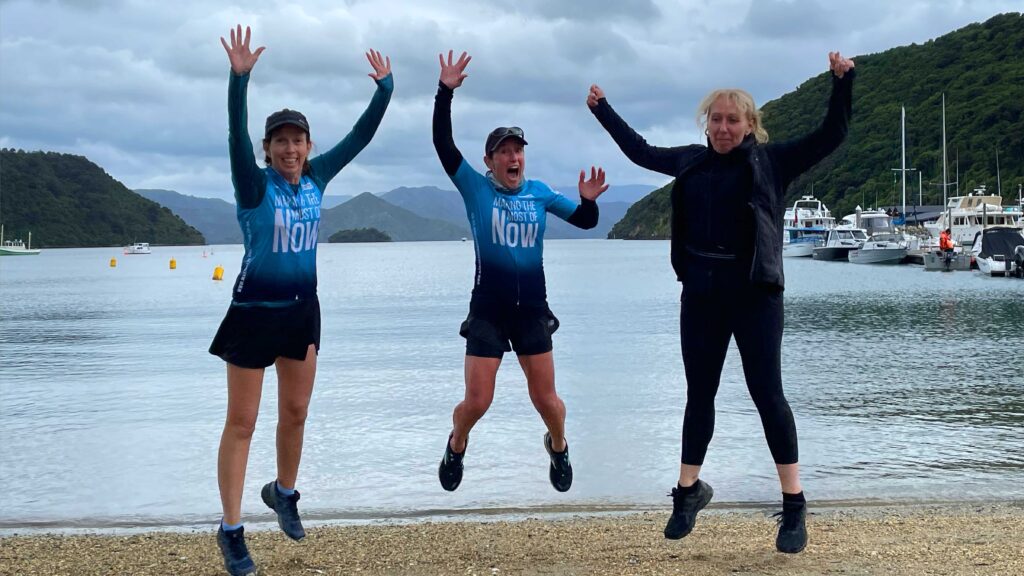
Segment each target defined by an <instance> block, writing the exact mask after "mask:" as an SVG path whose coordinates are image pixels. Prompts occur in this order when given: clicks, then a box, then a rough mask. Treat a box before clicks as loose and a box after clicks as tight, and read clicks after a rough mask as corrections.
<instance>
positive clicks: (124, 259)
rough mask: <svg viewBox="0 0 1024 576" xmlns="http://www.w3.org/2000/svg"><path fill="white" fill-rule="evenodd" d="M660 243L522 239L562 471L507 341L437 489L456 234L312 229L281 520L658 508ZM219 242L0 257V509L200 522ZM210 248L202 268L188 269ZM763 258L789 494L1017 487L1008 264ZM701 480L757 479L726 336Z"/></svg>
mask: <svg viewBox="0 0 1024 576" xmlns="http://www.w3.org/2000/svg"><path fill="white" fill-rule="evenodd" d="M668 255H669V246H668V243H667V242H664V241H643V242H627V241H609V240H553V241H548V242H546V250H545V269H546V271H547V278H548V296H549V302H550V305H551V309H552V310H553V311H554V313H555V314H556V315H557V316H558V317H559V319H560V320H561V328H560V329H559V331H558V332H557V333H556V335H555V350H554V353H555V367H556V382H557V387H558V390H559V393H560V395H561V396H562V398H563V399H564V400H565V403H566V406H567V409H568V420H567V436H568V439H569V442H570V446H571V454H572V461H573V465H574V470H575V481H574V484H573V487H572V490H570V491H569V492H568V493H564V494H562V493H557V492H555V491H554V489H552V488H551V486H550V485H549V483H548V479H547V466H548V464H547V456H546V454H545V451H544V448H543V445H542V443H541V438H542V435H543V432H544V426H543V424H542V422H541V420H540V418H539V416H537V414H536V413H535V412H534V410H533V407H532V405H531V404H530V401H529V397H528V394H527V390H526V385H525V380H524V378H523V375H522V372H521V370H520V369H519V366H518V363H517V362H516V361H515V357H514V356H513V355H509V356H506V359H505V361H504V363H503V365H502V367H501V370H500V371H499V373H498V382H497V391H496V394H495V399H494V403H493V405H492V406H491V409H490V411H489V412H488V414H487V415H486V416H485V417H484V419H483V420H481V422H480V423H479V424H478V425H477V427H476V428H475V429H474V431H473V433H472V441H471V443H470V446H469V451H468V453H467V456H466V472H465V478H464V480H463V483H462V485H461V486H460V487H459V489H458V490H457V491H456V492H454V493H448V492H445V491H443V490H442V489H441V487H440V485H439V483H438V480H437V464H438V461H439V460H440V458H441V455H442V453H443V450H444V443H445V441H446V439H447V435H448V432H449V430H450V428H451V410H452V408H453V407H454V405H455V404H456V403H457V402H458V401H459V400H460V399H461V398H462V394H463V386H464V385H463V355H464V351H465V348H464V340H463V339H462V338H461V337H459V335H458V328H459V324H460V323H461V321H462V320H463V319H464V318H465V315H466V313H467V311H468V303H469V292H470V288H471V284H472V280H473V261H474V252H473V244H472V242H410V243H387V244H322V245H321V246H320V248H319V256H318V271H319V280H320V286H319V294H320V300H321V308H322V311H323V342H322V349H321V354H320V356H319V360H318V373H317V379H316V387H315V390H314V393H313V399H312V403H311V406H310V413H309V420H308V422H307V428H306V439H305V451H304V454H303V461H302V467H301V469H300V473H299V484H298V488H299V490H300V491H302V494H303V497H302V503H301V506H302V510H303V512H304V517H305V518H307V519H308V520H309V521H311V522H366V521H407V520H410V519H412V520H416V519H420V518H444V517H452V516H457V517H463V516H469V515H484V516H488V515H530V514H542V513H547V512H555V513H588V512H601V511H617V510H632V509H667V508H669V507H670V505H671V501H670V500H669V499H668V498H667V497H666V494H667V493H668V490H669V489H670V488H671V487H672V486H673V485H674V483H675V479H676V475H677V473H678V463H679V452H680V435H681V427H682V414H683V406H684V403H685V400H686V392H685V379H684V376H683V366H682V360H681V358H680V354H679V334H678V315H679V284H678V283H677V282H676V280H675V277H674V275H673V273H672V271H671V267H670V265H669V260H668ZM241 257H242V248H241V246H213V247H209V246H207V247H156V248H153V253H152V254H150V255H134V256H126V255H122V254H121V253H120V250H119V249H115V248H95V249H62V250H57V249H52V250H44V251H43V253H42V254H41V255H39V256H36V257H24V258H0V485H2V486H4V487H5V488H4V489H3V490H0V530H6V531H10V530H24V529H33V528H40V527H42V528H48V527H49V528H53V527H56V528H75V527H84V528H90V529H97V528H98V529H104V528H117V527H158V528H159V527H181V526H193V525H204V524H211V525H212V524H213V523H214V522H216V521H217V519H218V518H219V516H220V502H219V497H218V492H217V480H216V458H217V445H218V441H219V438H220V432H221V429H222V426H223V421H224V414H225V403H226V384H225V368H224V363H223V362H222V361H221V360H220V359H218V358H216V357H214V356H211V355H210V354H209V353H208V352H207V348H208V346H209V343H210V340H211V339H212V337H213V334H214V332H215V331H216V329H217V326H218V325H219V323H220V320H221V319H222V317H223V315H224V313H225V311H226V309H227V306H228V303H229V301H230V298H231V287H232V282H233V280H234V278H235V275H236V274H237V272H238V268H239V264H240V261H241ZM111 258H116V259H117V266H116V267H111V266H110V265H109V263H110V260H111ZM172 258H173V259H174V260H175V263H176V266H177V267H176V269H174V270H172V269H170V266H169V263H170V260H171V259H172ZM217 265H222V266H223V267H224V268H225V274H224V281H222V282H217V281H214V280H212V279H211V276H212V274H213V270H214V267H215V266H217ZM785 266H786V277H787V289H786V292H785V306H786V328H785V336H784V340H783V350H782V356H783V381H784V386H785V390H786V395H787V398H788V399H789V402H790V404H791V406H792V409H793V412H794V414H795V416H796V421H797V428H798V431H799V437H800V454H801V458H800V460H801V466H802V471H803V475H802V478H803V482H804V487H805V492H806V494H807V496H808V498H809V499H810V500H812V501H824V500H838V501H895V500H899V501H907V500H926V501H927V500H1014V499H1021V498H1024V359H1022V358H1024V282H1022V281H1020V280H1015V279H1001V278H986V277H983V276H981V275H980V274H979V273H977V272H970V273H967V272H955V273H938V272H935V273H933V272H925V271H923V270H922V269H921V267H919V266H858V265H853V264H848V263H832V262H818V261H813V260H811V259H788V260H786V262H785ZM268 329H271V328H269V327H268ZM276 388H277V381H276V378H275V375H274V372H273V370H272V369H268V371H267V373H266V378H265V382H264V388H263V401H262V405H261V409H260V418H259V422H258V423H257V429H256V433H255V436H254V438H253V442H252V450H251V453H250V460H249V468H248V475H247V477H246V489H245V497H244V501H243V515H244V516H245V518H246V520H247V521H248V522H267V521H269V520H270V518H271V517H270V515H269V510H267V509H266V508H265V507H264V505H263V504H262V502H261V501H260V499H259V494H258V493H259V488H260V486H261V485H262V484H264V483H266V482H268V481H270V480H271V479H273V478H274V476H275V464H274V426H275V423H276V402H277V389H276ZM702 477H703V478H704V479H705V480H707V481H708V482H710V483H711V484H712V485H714V487H715V501H716V503H735V504H737V505H750V504H755V505H756V504H758V503H768V502H776V501H778V499H779V498H780V495H779V487H778V481H777V479H776V475H775V468H774V465H773V463H772V460H771V456H770V454H769V452H768V448H767V445H766V443H765V441H764V434H763V432H762V430H761V425H760V420H759V419H758V417H757V412H756V410H755V409H754V406H753V404H752V402H751V401H750V398H749V395H748V394H747V391H746V388H745V384H744V380H743V373H742V367H741V365H740V361H739V355H738V353H737V351H736V349H735V347H734V346H733V347H731V348H730V351H729V355H728V357H727V359H726V365H725V369H724V371H723V374H722V384H721V388H720V391H719V394H718V399H717V425H716V431H715V436H714V439H713V441H712V443H711V447H710V449H709V452H708V457H707V461H706V465H705V467H704V471H703V473H702Z"/></svg>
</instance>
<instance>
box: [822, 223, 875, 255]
mask: <svg viewBox="0 0 1024 576" xmlns="http://www.w3.org/2000/svg"><path fill="white" fill-rule="evenodd" d="M867 239H868V235H867V232H865V231H864V230H863V229H860V228H846V227H836V228H833V229H831V230H829V231H828V236H827V237H826V238H825V244H824V245H822V246H817V247H815V248H814V251H813V254H812V256H813V257H814V259H815V260H840V261H846V260H848V258H849V254H850V251H851V250H857V249H858V248H860V247H861V246H862V245H863V244H864V242H866V241H867Z"/></svg>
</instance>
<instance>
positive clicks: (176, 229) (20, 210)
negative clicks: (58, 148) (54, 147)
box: [0, 149, 205, 248]
mask: <svg viewBox="0 0 1024 576" xmlns="http://www.w3.org/2000/svg"><path fill="white" fill-rule="evenodd" d="M0 219H2V220H3V224H4V228H5V233H6V234H7V235H8V237H13V236H19V237H24V236H26V235H27V232H28V231H31V232H32V245H33V246H38V247H40V248H56V247H88V246H119V245H125V244H129V243H131V242H136V241H137V242H149V243H150V244H154V245H160V244H163V245H190V244H204V243H205V241H204V240H203V235H202V234H200V233H199V231H198V230H196V229H195V228H192V227H191V226H189V225H188V224H186V223H185V222H184V221H183V220H182V219H181V218H179V217H177V216H175V215H174V214H173V213H172V212H171V211H170V210H168V209H167V208H164V207H163V206H161V205H159V204H157V203H156V202H153V201H151V200H147V199H145V198H143V197H142V196H139V195H138V194H136V193H134V192H132V191H131V190H129V189H128V188H126V187H125V186H124V185H123V184H121V183H120V182H118V181H117V180H115V179H113V178H112V177H111V176H110V175H109V174H107V173H106V172H104V171H103V169H102V168H100V167H99V166H97V165H95V164H93V163H92V162H90V161H89V160H87V159H86V158H85V157H83V156H75V155H71V154H61V153H57V152H25V151H22V150H12V149H3V150H0Z"/></svg>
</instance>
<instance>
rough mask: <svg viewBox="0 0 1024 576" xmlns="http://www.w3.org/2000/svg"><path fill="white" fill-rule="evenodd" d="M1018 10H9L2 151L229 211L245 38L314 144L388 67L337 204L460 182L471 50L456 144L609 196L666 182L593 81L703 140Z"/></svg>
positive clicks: (580, 6) (733, 1)
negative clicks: (232, 34)
mask: <svg viewBox="0 0 1024 576" xmlns="http://www.w3.org/2000/svg"><path fill="white" fill-rule="evenodd" d="M1014 9H1018V10H1019V6H1017V5H1016V3H1014V2H1009V1H1007V2H1000V1H992V2H984V3H978V2H971V3H967V2H959V1H956V0H933V1H924V0H908V1H905V2H902V3H900V4H898V5H892V4H890V3H889V2H887V1H883V0H867V1H865V2H858V3H857V4H856V5H853V4H826V3H824V2H820V1H814V0H792V1H785V0H770V1H760V0H759V1H757V2H753V1H751V0H729V1H725V2H715V3H713V4H712V3H707V2H701V1H697V0H682V1H680V0H637V1H630V2H623V1H621V0H620V1H616V0H596V1H593V2H587V3H582V2H552V1H549V0H520V1H518V2H515V3H512V4H509V3H507V2H495V1H481V2H470V3H467V2H463V1H459V0H419V1H414V0H391V1H389V2H380V1H379V0H377V1H354V0H353V1H348V2H337V1H334V0H310V1H306V2H303V3H301V4H295V3H291V4H288V3H284V4H282V3H280V2H271V1H269V0H251V1H249V2H246V3H244V4H237V3H225V2H220V1H213V2H199V1H197V0H179V1H177V2H174V3H162V4H161V3H138V2H110V1H104V2H99V1H86V0H82V1H70V0H65V1H48V2H47V1H44V2H31V1H28V0H0V11H2V15H0V62H2V63H3V65H2V66H0V85H2V89H0V145H2V146H6V147H15V148H23V149H43V150H54V151H61V152H69V153H75V154H82V155H85V156H87V157H88V158H90V159H91V160H93V161H94V162H96V163H98V164H99V165H101V166H102V167H103V168H104V169H106V170H107V171H108V172H109V173H110V174H111V175H112V176H114V177H115V178H117V179H119V180H121V181H122V182H124V183H125V184H126V185H127V186H129V187H132V188H142V187H146V188H170V189H174V190H177V191H179V192H183V193H186V194H195V195H199V196H218V197H221V198H230V196H231V184H230V174H229V173H228V165H227V111H226V89H227V78H228V62H227V57H226V56H225V54H224V50H223V48H221V46H220V41H219V38H220V37H221V36H226V35H227V33H228V31H229V29H230V28H231V27H232V26H233V25H234V24H236V23H239V22H240V23H242V24H250V25H251V26H252V28H253V41H254V44H256V45H265V46H267V50H266V51H265V52H264V53H263V55H262V57H261V58H260V61H259V63H258V64H257V66H256V68H255V69H254V71H253V74H252V80H251V82H250V86H249V110H250V116H249V121H250V124H249V128H250V133H251V134H253V135H255V136H258V135H259V134H260V129H261V126H262V123H263V119H264V118H265V116H266V115H267V114H269V113H270V112H271V111H273V110H278V109H280V108H283V107H285V106H287V107H291V108H297V109H300V110H303V111H304V112H305V113H306V114H307V116H308V117H309V118H310V122H311V123H312V128H313V138H314V140H315V141H316V143H317V149H318V150H320V151H322V150H326V149H327V148H328V147H329V146H331V145H332V144H333V143H334V142H336V141H337V140H338V139H340V138H341V137H343V136H344V135H345V134H346V133H347V132H348V130H349V129H350V128H351V126H352V123H353V122H354V121H355V120H356V118H357V117H358V116H359V114H361V113H362V111H363V109H364V108H365V106H366V104H367V103H368V101H369V99H370V96H371V95H372V93H373V89H374V87H373V83H372V81H371V80H370V79H369V78H368V77H367V76H366V74H367V73H368V72H369V71H370V68H369V65H368V64H367V62H366V60H365V58H364V56H363V53H364V51H365V50H366V49H368V48H376V49H378V50H380V51H382V52H383V53H384V54H387V55H389V56H390V57H391V60H392V65H393V69H394V73H395V84H396V90H395V94H394V97H393V100H392V104H391V107H390V108H389V110H388V112H387V115H386V116H385V119H384V122H383V124H382V125H381V127H380V130H379V131H378V133H377V136H376V137H375V138H374V141H373V142H372V143H371V144H370V145H369V146H368V147H367V148H366V150H364V151H363V153H362V154H360V155H359V157H358V158H357V159H356V161H355V162H354V163H353V164H352V165H350V166H349V167H347V168H346V169H345V170H344V171H343V172H342V173H341V174H340V175H339V176H338V178H337V180H336V181H335V182H332V184H331V186H330V187H329V189H328V193H329V194H352V193H358V192H363V191H373V192H383V191H386V190H390V189H392V188H395V187H397V186H403V185H407V186H417V185H438V186H445V187H450V186H451V184H450V182H449V181H448V179H447V178H446V176H445V175H444V173H443V171H442V170H441V168H440V166H439V164H438V161H437V158H436V155H435V154H434V150H433V147H432V145H431V139H430V117H431V108H432V105H433V95H434V93H435V91H436V88H437V78H438V71H439V68H438V63H437V55H438V53H440V52H446V51H447V50H448V49H454V50H457V51H461V50H466V51H468V52H470V53H471V54H472V55H473V62H472V63H471V64H470V68H469V74H470V77H469V78H468V79H467V81H466V84H465V85H464V86H463V87H462V88H461V89H460V90H459V91H458V92H457V94H456V98H455V102H454V109H453V121H454V128H455V138H456V142H457V144H458V145H459V146H460V148H461V149H462V151H463V153H464V154H465V156H466V157H467V159H468V160H469V161H470V162H471V163H472V164H473V165H474V166H476V167H478V168H482V162H481V161H480V157H481V156H482V151H481V149H482V141H483V138H484V137H485V135H486V133H487V132H488V131H489V130H490V129H491V128H493V127H494V126H495V125H498V124H511V123H515V124H518V125H520V126H523V128H525V129H526V131H527V133H528V134H530V147H529V149H528V153H527V156H528V159H527V166H528V175H529V176H530V177H533V178H540V179H543V180H547V181H549V182H551V183H566V182H572V181H574V180H575V175H576V174H577V173H578V170H579V169H581V168H583V167H586V166H589V165H591V164H600V165H603V166H604V167H605V168H606V169H607V170H608V173H609V178H610V179H611V180H612V181H613V182H616V183H620V184H626V183H646V184H651V185H652V186H653V185H659V184H662V183H664V181H665V179H664V177H662V176H660V175H657V174H652V173H650V172H647V171H645V170H642V169H640V168H637V167H636V166H633V165H632V164H631V163H629V161H628V160H626V159H625V158H624V157H623V156H622V154H621V153H620V152H619V151H618V150H617V148H616V147H615V145H614V144H613V143H612V142H611V140H610V138H608V136H607V134H605V133H604V132H603V130H602V129H601V128H600V126H599V125H598V124H597V122H596V121H595V120H594V119H593V118H592V116H591V114H590V113H589V111H588V110H587V108H586V106H585V104H584V99H585V97H586V92H587V89H588V87H589V86H590V84H592V83H597V84H600V85H601V86H602V87H603V88H604V89H605V90H606V92H607V93H608V95H609V99H610V101H611V102H612V103H613V105H615V107H616V109H617V110H619V111H620V113H621V114H622V115H623V116H624V117H625V118H626V119H627V120H628V121H629V122H630V123H631V124H632V125H633V126H634V127H635V128H636V129H637V130H639V131H640V132H642V133H643V134H644V136H645V137H647V139H648V140H649V141H651V142H652V143H657V144H661V145H677V144H685V143H690V142H697V141H700V134H699V131H698V130H697V128H696V125H695V122H694V111H695V108H696V105H697V103H698V102H699V100H700V98H701V97H702V96H703V95H704V94H705V93H706V92H707V91H708V90H711V89H713V88H716V87H720V86H739V87H742V88H745V89H747V90H749V91H750V92H751V93H753V94H754V96H755V98H756V99H757V100H758V101H759V102H764V101H766V100H770V99H773V98H777V97H779V96H780V95H782V94H784V93H786V92H788V91H791V90H793V89H794V88H795V87H796V86H797V85H799V84H800V83H801V82H803V81H804V80H806V79H807V78H809V77H810V76H813V75H815V74H819V73H821V72H823V71H824V70H825V69H826V68H827V61H826V57H825V56H826V52H828V51H829V50H836V49H839V50H842V51H843V52H844V53H846V54H847V55H856V54H864V53H870V52H877V51H881V50H885V49H888V48H891V47H894V46H899V45H906V44H909V43H911V42H923V41H926V40H928V39H930V38H934V37H936V36H939V35H941V34H944V33H947V32H949V31H952V30H954V29H956V28H959V27H961V26H964V25H966V24H968V23H971V22H976V21H982V20H985V19H987V18H989V17H991V16H992V15H994V14H996V13H998V12H1000V11H1009V10H1014Z"/></svg>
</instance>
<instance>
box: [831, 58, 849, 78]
mask: <svg viewBox="0 0 1024 576" xmlns="http://www.w3.org/2000/svg"><path fill="white" fill-rule="evenodd" d="M828 68H829V70H831V71H832V73H833V74H835V75H836V78H842V77H843V74H846V73H847V72H849V71H850V70H852V69H853V60H850V59H849V58H843V55H842V54H840V53H839V52H829V53H828Z"/></svg>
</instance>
